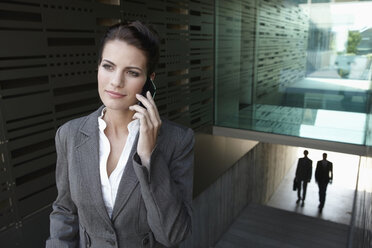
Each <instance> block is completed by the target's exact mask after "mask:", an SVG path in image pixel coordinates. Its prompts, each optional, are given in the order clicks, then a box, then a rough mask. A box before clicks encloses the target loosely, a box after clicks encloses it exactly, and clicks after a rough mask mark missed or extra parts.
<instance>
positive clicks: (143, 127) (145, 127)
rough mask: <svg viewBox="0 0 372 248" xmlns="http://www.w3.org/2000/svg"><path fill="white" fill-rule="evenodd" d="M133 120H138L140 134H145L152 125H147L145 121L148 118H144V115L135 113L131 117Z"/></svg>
mask: <svg viewBox="0 0 372 248" xmlns="http://www.w3.org/2000/svg"><path fill="white" fill-rule="evenodd" d="M133 119H139V121H140V131H141V132H147V131H148V130H151V126H152V125H149V122H148V120H147V119H148V118H146V115H144V114H142V113H139V112H136V113H135V114H134V115H133Z"/></svg>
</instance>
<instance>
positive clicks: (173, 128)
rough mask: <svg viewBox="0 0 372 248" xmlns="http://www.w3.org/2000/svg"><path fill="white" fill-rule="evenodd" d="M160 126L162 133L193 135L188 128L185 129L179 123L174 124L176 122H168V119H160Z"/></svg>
mask: <svg viewBox="0 0 372 248" xmlns="http://www.w3.org/2000/svg"><path fill="white" fill-rule="evenodd" d="M162 126H163V129H164V130H163V131H165V132H167V133H180V134H184V135H185V134H186V133H190V134H192V135H194V131H193V130H192V129H191V128H189V127H186V126H184V125H181V124H179V123H176V122H173V121H170V120H168V119H164V118H162Z"/></svg>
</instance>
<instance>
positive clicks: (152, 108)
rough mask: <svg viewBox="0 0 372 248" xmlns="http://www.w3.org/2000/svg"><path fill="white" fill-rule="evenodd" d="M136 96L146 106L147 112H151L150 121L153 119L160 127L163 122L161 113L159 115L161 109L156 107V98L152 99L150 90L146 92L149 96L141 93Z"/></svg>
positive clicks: (155, 124)
mask: <svg viewBox="0 0 372 248" xmlns="http://www.w3.org/2000/svg"><path fill="white" fill-rule="evenodd" d="M136 97H137V99H138V100H139V101H141V103H142V104H143V105H144V106H145V107H146V110H147V112H148V114H149V118H150V120H149V121H151V122H152V123H153V124H154V126H156V127H158V126H159V124H160V123H161V120H160V115H159V111H158V109H157V107H156V104H155V102H154V100H153V99H152V97H151V94H150V93H149V91H147V93H146V97H147V98H146V97H144V96H142V95H140V94H136ZM136 109H138V108H136ZM141 112H142V111H141Z"/></svg>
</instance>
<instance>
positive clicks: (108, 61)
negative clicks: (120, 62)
mask: <svg viewBox="0 0 372 248" xmlns="http://www.w3.org/2000/svg"><path fill="white" fill-rule="evenodd" d="M102 61H106V62H107V63H109V64H112V65H115V64H114V63H113V62H111V61H110V60H108V59H103V60H102Z"/></svg>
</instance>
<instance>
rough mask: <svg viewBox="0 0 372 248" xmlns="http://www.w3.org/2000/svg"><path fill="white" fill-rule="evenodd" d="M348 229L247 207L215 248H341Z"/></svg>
mask: <svg viewBox="0 0 372 248" xmlns="http://www.w3.org/2000/svg"><path fill="white" fill-rule="evenodd" d="M348 229H349V227H348V226H347V225H344V224H338V223H334V222H330V221H325V220H321V219H318V218H314V217H309V216H305V215H301V214H297V213H294V212H288V211H284V210H280V209H276V208H272V207H268V206H262V205H257V204H250V205H248V206H247V207H246V208H245V209H244V210H243V211H242V213H241V214H240V216H239V217H238V218H237V219H236V220H235V222H234V223H233V224H232V225H231V226H230V228H229V229H228V231H227V232H226V233H225V234H224V235H223V236H222V238H221V240H220V241H219V242H218V243H217V244H216V246H215V248H239V247H244V248H246V247H253V248H259V247H264V248H273V247H277V248H295V247H300V248H308V247H309V248H310V247H311V248H323V247H324V248H333V247H334V248H343V247H346V246H347V236H348Z"/></svg>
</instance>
